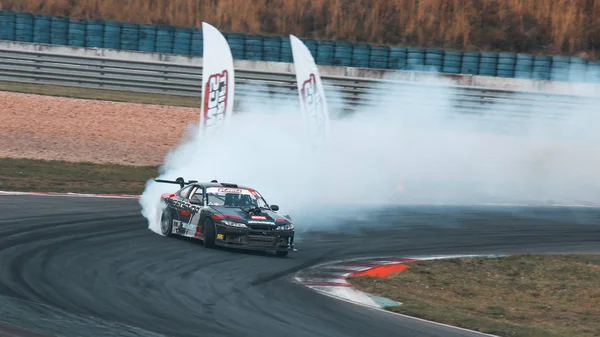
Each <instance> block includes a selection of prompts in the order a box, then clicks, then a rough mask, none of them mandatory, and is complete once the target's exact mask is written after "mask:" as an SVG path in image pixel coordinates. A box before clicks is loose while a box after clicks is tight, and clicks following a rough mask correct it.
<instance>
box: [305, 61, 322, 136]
mask: <svg viewBox="0 0 600 337" xmlns="http://www.w3.org/2000/svg"><path fill="white" fill-rule="evenodd" d="M300 94H301V97H302V102H303V104H304V108H305V110H306V113H307V115H308V118H309V119H310V120H311V121H312V123H313V125H314V126H315V128H316V130H315V131H316V133H317V135H322V133H323V127H324V123H325V121H324V119H325V116H326V113H325V107H324V105H323V97H321V94H320V92H319V90H318V88H317V78H316V76H315V74H313V73H311V74H310V75H309V78H308V80H306V81H305V82H304V83H302V89H301V90H300Z"/></svg>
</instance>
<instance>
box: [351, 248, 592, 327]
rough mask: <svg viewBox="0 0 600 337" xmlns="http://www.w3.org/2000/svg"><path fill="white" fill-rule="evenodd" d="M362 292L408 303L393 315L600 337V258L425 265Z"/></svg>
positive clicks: (364, 285)
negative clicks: (599, 285) (599, 282)
mask: <svg viewBox="0 0 600 337" xmlns="http://www.w3.org/2000/svg"><path fill="white" fill-rule="evenodd" d="M407 265H408V266H409V267H410V268H408V269H407V270H405V271H403V272H400V273H397V274H393V275H391V276H390V277H389V278H387V279H385V278H374V277H370V276H361V277H351V278H349V279H348V280H349V282H350V283H351V284H352V285H353V286H355V287H356V288H358V289H360V290H362V291H365V292H368V293H372V294H375V295H378V296H384V297H388V298H390V299H392V300H395V301H398V302H400V303H402V305H400V306H396V307H390V308H387V309H388V310H391V311H394V312H399V313H402V314H406V315H410V316H415V317H419V318H424V319H428V320H432V321H436V322H440V323H445V324H450V325H454V326H459V327H463V328H467V329H471V330H476V331H480V332H485V333H490V334H494V335H498V336H510V337H525V336H527V337H555V336H556V337H558V336H579V337H592V336H598V335H599V332H600V320H598V319H597V318H598V317H600V306H598V303H600V287H598V280H600V255H575V254H564V255H518V256H508V257H502V258H453V259H443V260H433V261H419V262H411V263H408V264H407Z"/></svg>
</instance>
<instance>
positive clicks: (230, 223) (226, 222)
mask: <svg viewBox="0 0 600 337" xmlns="http://www.w3.org/2000/svg"><path fill="white" fill-rule="evenodd" d="M222 222H223V224H224V225H225V226H229V227H238V228H248V226H246V225H245V224H243V223H241V222H235V221H229V220H222Z"/></svg>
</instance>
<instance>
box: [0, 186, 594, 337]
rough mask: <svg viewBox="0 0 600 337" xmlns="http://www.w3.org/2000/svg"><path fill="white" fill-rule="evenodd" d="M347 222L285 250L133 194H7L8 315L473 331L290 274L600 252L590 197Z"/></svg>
mask: <svg viewBox="0 0 600 337" xmlns="http://www.w3.org/2000/svg"><path fill="white" fill-rule="evenodd" d="M375 224H379V227H377V228H375ZM342 225H344V224H338V226H337V227H332V231H339V228H341V226H342ZM300 226H301V224H299V225H298V227H300ZM345 226H347V227H346V228H347V229H350V230H351V233H350V234H347V235H343V236H341V235H339V232H338V233H335V232H330V233H328V232H326V231H322V232H311V231H308V232H302V233H300V234H299V238H298V240H297V245H298V248H299V250H300V251H298V252H296V253H294V254H291V255H290V256H289V257H288V258H285V259H282V258H277V257H275V256H273V255H271V254H263V253H248V252H236V251H230V250H224V249H215V250H212V249H206V248H204V247H203V245H202V244H201V243H198V242H196V241H190V240H185V239H177V238H175V239H172V238H165V237H161V236H159V235H156V234H154V233H152V232H151V231H149V230H148V229H147V228H146V221H145V219H144V218H143V217H142V216H141V215H140V212H139V206H138V204H137V201H136V200H123V199H93V198H91V199H87V198H81V199H80V198H71V197H37V196H34V197H32V196H0V321H4V322H5V323H9V324H14V325H19V326H23V327H27V328H29V329H31V330H35V331H40V332H46V333H52V334H55V335H62V336H108V335H111V336H152V335H154V334H156V335H159V334H164V335H168V336H232V337H233V336H235V337H238V336H288V337H291V336H328V337H331V336H345V337H347V336H414V337H418V336H428V337H429V336H470V335H472V334H470V333H467V332H464V331H458V330H454V329H450V328H446V327H443V326H438V325H433V324H427V323H423V322H420V321H416V320H413V319H409V318H403V317H399V316H396V315H392V314H388V313H385V312H381V311H376V310H372V309H368V308H364V307H360V306H356V305H353V304H349V303H346V302H343V301H339V300H336V299H332V298H329V297H325V296H322V295H319V294H317V293H315V292H313V291H312V290H310V289H308V288H305V287H304V286H302V285H298V284H295V283H294V282H293V281H292V279H293V274H294V273H295V272H296V271H297V270H299V269H301V268H303V267H306V266H310V265H312V264H316V263H320V262H324V261H327V260H332V259H340V258H354V257H362V256H365V257H366V256H377V255H384V256H390V255H395V256H415V255H429V254H463V253H465V254H473V253H483V254H493V253H518V252H556V251H558V252H567V251H572V252H575V251H578V252H585V251H587V252H598V251H600V210H596V209H589V208H588V209H585V208H580V209H567V208H546V209H544V208H506V207H503V208H483V207H479V208H470V209H469V208H448V207H446V208H443V207H431V206H429V207H412V208H395V209H389V210H387V211H385V212H382V213H381V214H379V215H377V214H373V215H369V216H368V217H367V218H366V219H363V220H356V221H353V222H352V223H350V222H348V223H347V224H345Z"/></svg>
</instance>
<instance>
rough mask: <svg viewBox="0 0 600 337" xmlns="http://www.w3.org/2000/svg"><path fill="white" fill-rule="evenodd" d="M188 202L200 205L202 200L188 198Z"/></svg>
mask: <svg viewBox="0 0 600 337" xmlns="http://www.w3.org/2000/svg"><path fill="white" fill-rule="evenodd" d="M190 204H192V205H200V206H202V201H200V200H198V199H190Z"/></svg>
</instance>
